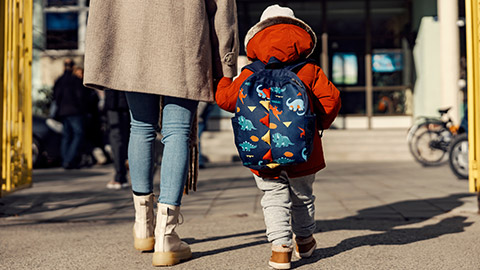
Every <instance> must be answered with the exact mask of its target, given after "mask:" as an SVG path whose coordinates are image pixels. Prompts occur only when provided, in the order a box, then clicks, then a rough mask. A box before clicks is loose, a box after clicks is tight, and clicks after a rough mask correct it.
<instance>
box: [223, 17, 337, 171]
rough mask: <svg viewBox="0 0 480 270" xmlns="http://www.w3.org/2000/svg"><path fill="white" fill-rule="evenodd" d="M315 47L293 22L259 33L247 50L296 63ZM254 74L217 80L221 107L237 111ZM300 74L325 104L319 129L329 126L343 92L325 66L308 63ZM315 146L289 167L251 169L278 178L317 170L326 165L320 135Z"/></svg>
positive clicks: (260, 56) (250, 53) (264, 58)
mask: <svg viewBox="0 0 480 270" xmlns="http://www.w3.org/2000/svg"><path fill="white" fill-rule="evenodd" d="M313 46H314V44H313V41H312V38H311V37H310V35H309V34H308V33H307V32H306V31H305V30H303V29H302V28H300V27H298V26H295V25H291V24H277V25H273V26H270V27H267V28H265V29H263V30H262V31H260V32H259V33H257V34H256V35H255V36H254V37H253V38H252V39H251V40H250V41H249V42H248V45H247V50H246V51H247V57H248V58H249V59H250V60H256V59H259V60H261V61H262V62H264V63H267V62H268V60H269V59H270V57H272V56H274V57H276V58H277V59H278V60H280V61H282V62H293V61H296V60H298V59H300V58H302V57H305V56H306V54H307V53H308V52H309V51H311V49H312V47H313ZM252 74H253V72H252V71H250V70H248V69H244V70H243V71H242V73H241V74H240V75H239V76H238V77H237V78H236V79H235V80H233V81H232V79H230V78H226V77H224V78H222V79H221V80H220V82H219V83H218V86H217V92H216V96H215V99H216V101H217V104H218V106H220V108H222V109H224V110H226V111H229V112H234V111H235V106H236V102H237V98H238V93H239V91H240V86H241V85H242V83H243V82H244V81H245V80H246V79H247V78H248V77H249V76H250V75H252ZM297 75H298V77H299V78H300V79H301V80H302V81H303V83H304V84H305V86H306V87H307V91H312V93H313V94H314V95H315V97H317V98H318V100H319V101H320V104H321V106H322V108H319V110H320V111H321V112H322V113H321V115H318V113H317V117H319V118H320V120H321V125H322V127H317V128H321V129H327V128H328V127H330V125H331V124H332V122H333V120H334V119H335V117H336V116H337V114H338V111H339V110H340V92H339V91H338V89H337V88H336V87H335V86H334V85H333V84H332V83H331V82H330V81H329V80H328V78H327V76H325V74H324V73H323V71H322V69H321V68H320V67H319V66H317V65H315V64H312V63H308V64H306V65H305V66H303V67H302V68H301V69H300V70H299V71H298V72H297ZM313 147H314V148H313V151H312V154H311V155H310V157H309V158H308V160H307V162H305V163H302V164H298V165H294V166H290V167H287V168H279V167H277V168H275V169H267V170H261V171H256V170H252V172H253V173H255V174H256V175H258V176H260V177H265V178H276V177H278V175H279V174H280V171H281V170H285V171H286V173H287V174H288V176H289V177H291V178H295V177H301V176H306V175H309V174H313V173H316V172H317V171H319V170H321V169H323V168H325V160H324V157H323V149H322V141H321V137H320V135H318V134H317V135H316V136H315V138H314V140H313Z"/></svg>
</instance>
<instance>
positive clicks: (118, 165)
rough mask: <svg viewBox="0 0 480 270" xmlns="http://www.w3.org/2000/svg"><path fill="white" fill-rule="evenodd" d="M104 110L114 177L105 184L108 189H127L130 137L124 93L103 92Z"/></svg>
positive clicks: (128, 116)
mask: <svg viewBox="0 0 480 270" xmlns="http://www.w3.org/2000/svg"><path fill="white" fill-rule="evenodd" d="M104 110H105V111H106V114H107V122H108V134H109V135H108V137H109V142H110V146H111V147H112V152H113V157H112V158H113V165H114V168H115V177H114V179H112V180H111V181H110V182H108V183H107V188H108V189H122V188H127V187H128V179H127V171H128V170H127V165H126V164H127V160H128V140H129V135H130V113H129V110H128V104H127V98H126V97H125V92H122V91H116V90H105V104H104Z"/></svg>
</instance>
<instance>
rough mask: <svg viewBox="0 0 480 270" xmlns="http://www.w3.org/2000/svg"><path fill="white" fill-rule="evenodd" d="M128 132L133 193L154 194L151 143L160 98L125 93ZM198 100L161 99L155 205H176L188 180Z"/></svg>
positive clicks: (156, 122) (157, 96) (152, 150)
mask: <svg viewBox="0 0 480 270" xmlns="http://www.w3.org/2000/svg"><path fill="white" fill-rule="evenodd" d="M126 97H127V102H128V106H129V107H130V116H131V123H130V125H131V129H130V142H129V144H128V162H129V165H130V177H131V181H132V190H133V191H134V192H138V193H152V192H153V167H154V166H153V165H154V158H155V153H154V144H155V137H156V136H157V134H156V131H155V130H156V128H157V127H158V115H159V110H160V96H159V95H154V94H145V93H135V92H126ZM197 105H198V101H194V100H188V99H182V98H174V97H164V107H163V114H162V115H163V118H162V130H161V133H162V135H163V138H162V143H163V144H164V148H163V157H162V166H161V171H160V196H159V198H158V202H160V203H164V204H169V205H175V206H179V205H180V204H181V200H182V195H183V189H184V186H185V181H186V179H187V172H188V165H189V162H190V161H189V156H190V155H189V143H190V131H191V125H192V120H193V117H194V116H195V112H196V110H197Z"/></svg>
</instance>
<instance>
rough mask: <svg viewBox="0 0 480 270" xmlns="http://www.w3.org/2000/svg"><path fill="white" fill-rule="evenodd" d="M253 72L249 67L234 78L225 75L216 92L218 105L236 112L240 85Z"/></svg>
mask: <svg viewBox="0 0 480 270" xmlns="http://www.w3.org/2000/svg"><path fill="white" fill-rule="evenodd" d="M252 74H253V72H252V71H251V70H248V69H244V70H243V71H242V73H240V75H239V76H238V77H237V78H235V80H232V79H231V78H227V77H223V78H222V79H221V80H220V81H219V82H218V86H217V92H216V93H215V100H216V102H217V104H218V106H219V107H220V108H222V109H224V110H225V111H228V112H235V105H236V103H237V99H238V93H239V91H240V86H241V85H242V83H243V81H245V80H246V79H247V78H248V77H249V76H250V75H252Z"/></svg>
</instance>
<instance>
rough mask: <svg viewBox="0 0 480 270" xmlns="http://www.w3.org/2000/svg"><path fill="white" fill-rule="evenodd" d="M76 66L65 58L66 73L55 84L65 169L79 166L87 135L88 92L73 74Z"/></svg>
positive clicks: (54, 91)
mask: <svg viewBox="0 0 480 270" xmlns="http://www.w3.org/2000/svg"><path fill="white" fill-rule="evenodd" d="M74 66H75V62H74V61H73V60H72V59H70V58H67V59H65V61H64V69H65V70H64V73H63V75H62V76H60V78H58V79H57V80H56V81H55V84H54V86H53V100H54V102H55V105H56V112H55V116H56V118H57V119H59V120H60V121H62V124H63V134H62V142H61V145H60V148H61V155H62V167H63V168H65V169H74V168H78V167H79V165H80V160H79V158H80V147H81V145H82V143H83V139H84V135H85V131H84V128H85V127H84V124H85V115H86V107H87V103H88V92H87V91H85V90H84V88H83V87H81V80H80V79H79V78H78V77H76V76H75V75H74V74H73V68H74Z"/></svg>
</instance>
